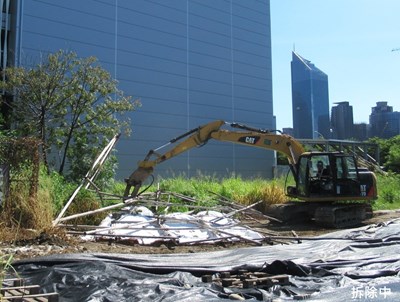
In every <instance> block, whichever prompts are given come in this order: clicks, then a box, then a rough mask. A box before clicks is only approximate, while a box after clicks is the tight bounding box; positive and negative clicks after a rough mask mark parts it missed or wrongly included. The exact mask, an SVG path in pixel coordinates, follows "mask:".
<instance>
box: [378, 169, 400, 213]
mask: <svg viewBox="0 0 400 302" xmlns="http://www.w3.org/2000/svg"><path fill="white" fill-rule="evenodd" d="M377 187H378V199H377V200H376V201H375V202H374V203H373V205H372V208H373V210H394V209H400V175H398V174H393V173H390V174H388V175H378V177H377Z"/></svg>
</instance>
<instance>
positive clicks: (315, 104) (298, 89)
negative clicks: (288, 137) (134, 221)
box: [291, 52, 330, 138]
mask: <svg viewBox="0 0 400 302" xmlns="http://www.w3.org/2000/svg"><path fill="white" fill-rule="evenodd" d="M291 72H292V112H293V131H294V136H295V137H296V138H330V122H329V93H328V76H327V75H326V74H325V73H324V72H322V71H321V70H320V69H318V68H317V67H315V65H314V64H312V63H311V62H310V61H308V60H306V59H304V58H302V57H301V56H300V55H299V54H297V53H296V52H292V62H291Z"/></svg>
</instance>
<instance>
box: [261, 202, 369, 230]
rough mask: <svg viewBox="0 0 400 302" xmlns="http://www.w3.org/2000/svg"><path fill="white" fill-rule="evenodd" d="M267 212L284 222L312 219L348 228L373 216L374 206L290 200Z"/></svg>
mask: <svg viewBox="0 0 400 302" xmlns="http://www.w3.org/2000/svg"><path fill="white" fill-rule="evenodd" d="M266 214H268V215H270V216H272V217H274V218H276V219H278V220H280V221H282V222H283V223H288V222H291V223H293V222H296V223H306V222H311V221H312V222H314V223H315V224H317V225H319V226H321V227H324V228H347V227H355V226H358V225H360V224H362V222H363V221H364V220H365V219H368V218H371V217H372V208H371V205H370V204H368V203H353V204H336V203H326V202H325V203H323V202H289V203H285V204H279V205H271V206H270V207H269V208H268V209H267V210H266Z"/></svg>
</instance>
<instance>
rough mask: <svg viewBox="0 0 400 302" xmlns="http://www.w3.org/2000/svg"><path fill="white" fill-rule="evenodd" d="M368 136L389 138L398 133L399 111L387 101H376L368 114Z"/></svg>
mask: <svg viewBox="0 0 400 302" xmlns="http://www.w3.org/2000/svg"><path fill="white" fill-rule="evenodd" d="M369 124H370V134H369V136H370V137H374V136H376V137H380V138H390V137H393V136H396V135H399V134H400V112H393V107H392V106H388V102H377V103H376V106H375V107H372V112H371V114H370V116H369Z"/></svg>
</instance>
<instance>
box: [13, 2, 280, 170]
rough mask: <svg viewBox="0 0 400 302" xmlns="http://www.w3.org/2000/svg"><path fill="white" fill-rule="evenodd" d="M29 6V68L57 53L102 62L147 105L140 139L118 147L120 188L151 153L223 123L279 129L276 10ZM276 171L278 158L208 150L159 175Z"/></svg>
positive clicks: (220, 5)
mask: <svg viewBox="0 0 400 302" xmlns="http://www.w3.org/2000/svg"><path fill="white" fill-rule="evenodd" d="M23 3H24V5H23V6H20V7H19V9H20V10H22V11H20V13H21V14H20V16H21V20H20V21H21V22H20V24H21V28H20V31H19V32H17V33H16V34H17V36H18V38H19V41H20V43H17V45H16V48H17V49H16V50H17V51H20V53H21V55H20V57H19V58H20V60H21V64H23V65H29V64H32V63H33V62H34V61H35V58H36V59H37V58H38V57H39V56H40V55H43V54H45V53H48V52H54V51H56V50H58V49H67V50H73V51H76V52H77V53H78V55H79V56H82V57H84V56H89V55H90V56H96V57H98V58H99V60H100V62H101V63H102V64H103V66H104V67H105V68H107V69H108V70H109V71H110V73H111V74H112V75H113V76H115V77H116V78H117V80H118V81H119V83H120V86H119V88H120V89H121V90H123V91H124V92H125V93H126V94H127V95H132V96H134V97H137V98H140V101H141V103H142V106H141V107H140V108H139V109H138V110H137V111H136V112H134V113H132V114H131V120H132V129H133V135H132V136H131V137H129V138H122V139H121V140H120V142H119V143H118V145H117V148H118V159H119V163H120V165H119V166H120V168H119V171H118V176H119V177H120V178H124V177H126V176H128V175H129V174H130V173H131V171H132V170H133V169H134V168H135V166H136V163H137V161H138V160H140V159H142V158H143V157H144V156H145V154H146V153H147V151H148V150H149V149H153V148H156V147H158V146H160V145H162V144H164V143H165V142H167V141H169V140H170V139H171V138H173V137H175V136H177V135H180V134H181V133H183V132H185V131H187V130H189V129H191V128H195V127H197V126H199V125H200V124H204V123H208V122H210V121H212V120H214V119H224V120H227V121H236V122H242V123H247V124H250V125H255V126H257V127H262V128H266V129H268V128H274V118H273V112H272V80H271V41H270V39H271V37H270V15H269V9H270V7H269V0H246V1H240V0H201V1H200V0H170V1H161V0H151V1H150V0H131V1H122V0H85V1H81V0H69V1H64V0H24V1H23ZM17 40H18V39H17ZM16 61H18V58H16ZM273 161H274V158H273V153H272V152H268V151H264V150H256V149H251V148H245V147H239V146H234V145H232V144H229V143H221V142H209V143H208V144H207V145H206V146H204V147H203V148H196V149H194V150H191V151H190V152H188V153H187V154H184V155H181V156H180V157H179V158H176V159H173V160H171V161H169V162H166V163H163V164H162V165H160V166H159V167H157V172H158V173H160V174H162V175H177V174H179V173H185V175H189V176H190V175H195V174H196V173H197V172H198V171H201V173H208V174H213V175H219V176H226V175H229V174H230V173H236V174H239V175H242V176H244V177H251V176H264V177H270V176H271V173H272V165H273Z"/></svg>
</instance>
